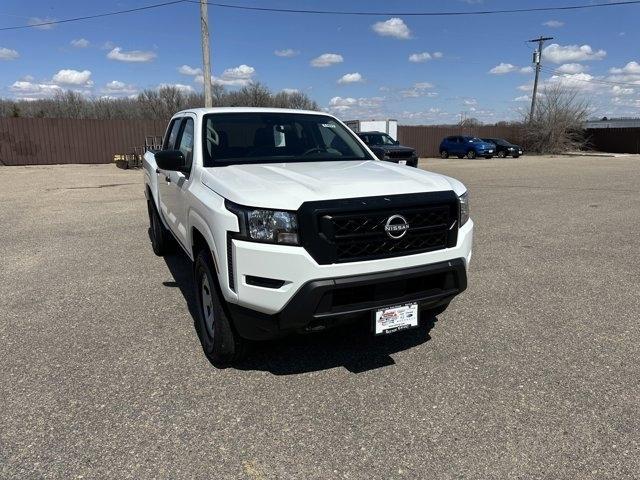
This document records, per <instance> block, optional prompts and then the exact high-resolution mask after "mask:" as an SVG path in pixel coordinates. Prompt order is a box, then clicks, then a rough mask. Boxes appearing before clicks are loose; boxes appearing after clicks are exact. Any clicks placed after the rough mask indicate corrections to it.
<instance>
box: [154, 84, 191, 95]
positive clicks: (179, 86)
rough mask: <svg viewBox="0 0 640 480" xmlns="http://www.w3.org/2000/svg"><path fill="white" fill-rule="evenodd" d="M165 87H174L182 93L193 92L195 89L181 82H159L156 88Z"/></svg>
mask: <svg viewBox="0 0 640 480" xmlns="http://www.w3.org/2000/svg"><path fill="white" fill-rule="evenodd" d="M167 87H169V88H176V89H178V90H180V91H181V92H182V93H195V90H194V88H193V87H192V86H191V85H183V84H181V83H161V84H160V85H158V90H159V89H161V88H167Z"/></svg>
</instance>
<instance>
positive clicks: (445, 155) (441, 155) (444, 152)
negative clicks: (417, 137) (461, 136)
mask: <svg viewBox="0 0 640 480" xmlns="http://www.w3.org/2000/svg"><path fill="white" fill-rule="evenodd" d="M440 158H449V152H447V151H446V150H442V151H441V152H440Z"/></svg>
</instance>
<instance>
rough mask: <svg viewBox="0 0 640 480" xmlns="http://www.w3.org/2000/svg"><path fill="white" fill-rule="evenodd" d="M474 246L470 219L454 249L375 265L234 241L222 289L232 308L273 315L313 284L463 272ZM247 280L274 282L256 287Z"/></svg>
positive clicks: (268, 245) (289, 247) (379, 260)
mask: <svg viewBox="0 0 640 480" xmlns="http://www.w3.org/2000/svg"><path fill="white" fill-rule="evenodd" d="M472 243H473V220H469V221H468V222H467V223H465V225H464V226H463V227H462V228H460V229H459V230H458V237H457V242H456V245H455V246H453V247H450V248H444V249H441V250H434V251H430V252H425V253H419V254H414V255H405V256H397V257H388V258H383V259H376V260H366V261H356V262H347V263H332V264H327V265H320V264H318V262H316V261H315V260H314V258H313V257H311V255H310V254H309V252H307V250H305V249H304V248H302V247H294V246H286V245H273V244H267V243H257V242H248V241H243V240H237V239H233V240H231V243H230V244H229V247H230V248H229V254H230V255H231V257H230V258H231V262H230V265H231V268H232V272H233V275H232V277H233V285H232V288H231V289H230V288H229V285H228V284H227V283H226V282H224V283H223V282H221V283H223V285H222V290H223V294H224V296H225V298H226V300H227V302H228V304H229V305H230V307H231V308H234V309H248V310H253V311H255V312H258V313H260V314H266V315H268V316H269V315H275V314H278V313H280V312H281V311H282V310H283V309H285V307H286V306H287V305H289V304H291V303H292V302H293V299H294V297H295V296H296V295H297V294H298V292H299V291H301V290H302V289H303V287H304V286H305V285H307V284H309V283H310V282H314V281H319V280H336V279H340V278H346V277H353V276H362V275H368V274H385V272H389V273H392V272H394V271H402V270H409V269H412V268H414V267H423V266H429V265H433V264H437V263H442V262H447V261H452V260H456V259H462V262H463V264H464V267H465V268H468V265H469V262H470V260H471V254H472ZM251 277H254V279H255V277H258V278H261V279H270V280H275V281H276V282H266V283H265V282H264V281H263V282H257V283H256V282H255V281H252V280H253V279H252V278H251ZM300 313H301V314H303V313H304V312H300Z"/></svg>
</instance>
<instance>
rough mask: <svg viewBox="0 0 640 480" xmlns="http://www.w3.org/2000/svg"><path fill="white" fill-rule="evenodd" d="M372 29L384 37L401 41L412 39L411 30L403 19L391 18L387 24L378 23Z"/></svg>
mask: <svg viewBox="0 0 640 480" xmlns="http://www.w3.org/2000/svg"><path fill="white" fill-rule="evenodd" d="M371 28H372V29H373V31H374V32H376V33H377V34H378V35H380V36H383V37H393V38H398V39H400V40H407V39H408V38H411V30H410V29H409V27H407V25H406V24H405V23H404V21H403V20H402V19H401V18H390V19H389V20H387V21H385V22H376V23H374V24H373V25H372V26H371Z"/></svg>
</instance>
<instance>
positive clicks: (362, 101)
mask: <svg viewBox="0 0 640 480" xmlns="http://www.w3.org/2000/svg"><path fill="white" fill-rule="evenodd" d="M383 101H384V98H383V97H368V98H366V97H365V98H353V97H333V98H332V99H331V100H330V101H329V110H330V111H333V112H337V113H345V112H349V113H350V114H352V115H356V116H357V114H358V113H365V112H371V111H373V110H376V109H378V108H380V106H381V105H382V102H383Z"/></svg>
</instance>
